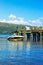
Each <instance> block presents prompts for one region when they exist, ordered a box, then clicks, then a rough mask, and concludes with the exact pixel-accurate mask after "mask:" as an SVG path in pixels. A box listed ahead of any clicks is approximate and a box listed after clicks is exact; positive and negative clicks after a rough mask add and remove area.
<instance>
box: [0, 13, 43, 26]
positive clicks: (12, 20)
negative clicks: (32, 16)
mask: <svg viewBox="0 0 43 65" xmlns="http://www.w3.org/2000/svg"><path fill="white" fill-rule="evenodd" d="M9 18H10V19H8V20H6V19H3V20H0V22H4V23H13V24H22V25H31V26H42V25H43V22H41V20H42V21H43V17H41V18H39V19H36V20H28V21H24V18H21V17H18V18H17V19H16V16H14V15H13V14H11V15H9Z"/></svg>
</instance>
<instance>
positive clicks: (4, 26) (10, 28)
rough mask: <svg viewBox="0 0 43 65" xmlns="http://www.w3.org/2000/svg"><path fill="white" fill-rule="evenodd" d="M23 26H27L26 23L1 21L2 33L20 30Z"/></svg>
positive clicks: (0, 28)
mask: <svg viewBox="0 0 43 65" xmlns="http://www.w3.org/2000/svg"><path fill="white" fill-rule="evenodd" d="M22 28H25V25H17V24H8V23H1V22H0V33H1V34H7V33H13V32H14V31H16V30H18V29H19V30H20V29H22Z"/></svg>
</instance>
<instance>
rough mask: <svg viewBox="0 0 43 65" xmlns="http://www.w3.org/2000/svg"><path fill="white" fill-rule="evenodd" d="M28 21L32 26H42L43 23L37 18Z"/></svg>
mask: <svg viewBox="0 0 43 65" xmlns="http://www.w3.org/2000/svg"><path fill="white" fill-rule="evenodd" d="M28 23H29V24H30V25H31V26H41V25H42V23H41V21H40V19H37V20H28Z"/></svg>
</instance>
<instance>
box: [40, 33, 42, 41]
mask: <svg viewBox="0 0 43 65" xmlns="http://www.w3.org/2000/svg"><path fill="white" fill-rule="evenodd" d="M40 42H42V32H40Z"/></svg>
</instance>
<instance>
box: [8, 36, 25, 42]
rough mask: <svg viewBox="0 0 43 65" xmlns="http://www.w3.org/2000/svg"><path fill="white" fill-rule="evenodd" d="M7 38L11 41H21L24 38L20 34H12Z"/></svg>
mask: <svg viewBox="0 0 43 65" xmlns="http://www.w3.org/2000/svg"><path fill="white" fill-rule="evenodd" d="M8 40H11V41H13V40H14V41H23V40H24V36H21V35H12V36H9V37H8Z"/></svg>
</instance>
